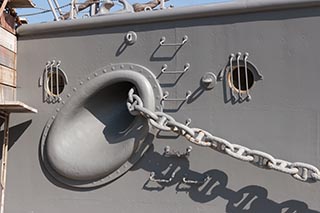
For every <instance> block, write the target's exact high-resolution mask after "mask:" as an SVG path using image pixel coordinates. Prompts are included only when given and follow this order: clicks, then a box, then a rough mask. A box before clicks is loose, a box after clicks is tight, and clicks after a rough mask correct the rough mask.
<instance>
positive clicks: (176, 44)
mask: <svg viewBox="0 0 320 213" xmlns="http://www.w3.org/2000/svg"><path fill="white" fill-rule="evenodd" d="M165 41H166V37H164V36H163V37H161V39H160V43H159V44H160V46H182V45H184V44H185V43H186V42H187V41H188V36H186V35H185V36H183V38H182V41H181V43H164V42H165Z"/></svg>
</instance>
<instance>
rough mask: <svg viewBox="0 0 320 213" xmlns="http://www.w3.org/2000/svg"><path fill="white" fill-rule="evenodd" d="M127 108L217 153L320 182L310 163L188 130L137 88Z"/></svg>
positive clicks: (164, 128) (187, 127) (199, 131)
mask: <svg viewBox="0 0 320 213" xmlns="http://www.w3.org/2000/svg"><path fill="white" fill-rule="evenodd" d="M127 107H128V110H129V112H130V113H131V114H132V115H135V116H137V115H142V116H143V117H145V118H146V119H148V121H149V122H150V124H151V125H152V126H153V127H155V128H157V129H159V130H161V131H171V132H174V133H176V134H178V135H181V136H184V137H185V138H186V139H187V140H188V141H189V142H191V143H193V144H196V145H198V146H203V147H209V148H211V149H213V150H215V151H218V152H221V153H223V154H226V155H229V156H231V157H233V158H235V159H238V160H241V161H245V162H249V163H252V164H254V165H256V166H258V167H261V168H265V169H271V170H274V171H278V172H282V173H285V174H289V175H291V176H292V177H293V178H295V179H297V180H300V181H304V182H307V181H320V171H319V169H318V168H317V167H315V166H313V165H311V164H307V163H301V162H293V163H292V162H288V161H285V160H281V159H277V158H274V157H273V156H272V155H270V154H268V153H266V152H263V151H259V150H252V149H249V148H248V147H245V146H242V145H238V144H233V143H230V142H229V141H227V140H225V139H223V138H220V137H217V136H214V135H212V134H211V133H210V132H208V131H206V130H203V129H200V128H192V127H189V126H187V125H185V124H183V123H180V122H178V121H176V120H175V119H174V118H173V117H172V116H170V115H168V114H166V113H164V112H153V111H151V110H149V109H147V108H146V107H144V106H143V101H142V99H141V98H140V97H139V96H138V95H137V94H135V90H134V88H132V89H130V91H129V93H128V100H127Z"/></svg>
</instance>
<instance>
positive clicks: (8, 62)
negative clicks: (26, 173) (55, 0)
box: [0, 0, 37, 213]
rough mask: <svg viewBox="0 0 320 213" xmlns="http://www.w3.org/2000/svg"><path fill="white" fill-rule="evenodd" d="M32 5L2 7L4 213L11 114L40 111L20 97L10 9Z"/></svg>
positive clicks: (10, 2) (0, 180) (16, 2)
mask: <svg viewBox="0 0 320 213" xmlns="http://www.w3.org/2000/svg"><path fill="white" fill-rule="evenodd" d="M32 6H33V4H32V2H31V1H30V0H3V2H2V5H1V6H0V118H1V119H2V120H3V121H4V128H3V129H4V134H3V135H4V138H3V144H2V159H1V175H0V187H1V198H0V202H1V203H0V213H3V212H4V194H5V188H6V174H7V159H8V144H9V117H10V114H11V113H23V112H33V113H36V112H37V110H36V109H34V108H32V107H29V106H28V105H26V104H24V103H22V102H19V101H17V100H16V88H17V83H16V77H17V70H16V68H17V66H16V62H17V37H16V35H15V25H16V19H17V17H15V16H13V15H12V14H10V12H7V11H13V10H12V9H13V8H21V7H32ZM6 9H7V10H6ZM15 15H16V14H15Z"/></svg>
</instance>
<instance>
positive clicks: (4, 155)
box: [0, 113, 9, 213]
mask: <svg viewBox="0 0 320 213" xmlns="http://www.w3.org/2000/svg"><path fill="white" fill-rule="evenodd" d="M1 117H3V118H4V138H3V145H2V162H1V179H0V181H1V205H0V213H4V193H5V189H6V180H7V160H8V146H9V114H7V113H5V114H4V116H1Z"/></svg>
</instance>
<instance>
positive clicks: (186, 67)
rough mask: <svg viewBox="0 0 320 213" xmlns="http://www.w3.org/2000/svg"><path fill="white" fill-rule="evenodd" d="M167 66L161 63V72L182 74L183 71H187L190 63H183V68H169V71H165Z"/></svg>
mask: <svg viewBox="0 0 320 213" xmlns="http://www.w3.org/2000/svg"><path fill="white" fill-rule="evenodd" d="M167 68H168V65H167V64H164V65H162V68H161V73H163V74H182V73H185V72H187V71H188V70H189V68H190V64H189V63H186V64H185V65H184V68H183V70H171V71H167Z"/></svg>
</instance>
